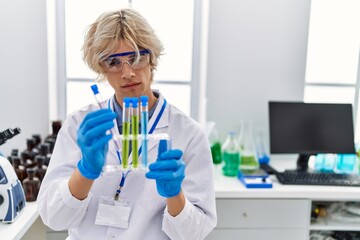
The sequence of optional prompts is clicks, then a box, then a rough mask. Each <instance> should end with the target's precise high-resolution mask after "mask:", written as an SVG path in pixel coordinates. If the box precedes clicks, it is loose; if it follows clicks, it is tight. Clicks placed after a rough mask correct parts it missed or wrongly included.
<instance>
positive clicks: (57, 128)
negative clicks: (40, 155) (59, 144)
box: [44, 120, 62, 142]
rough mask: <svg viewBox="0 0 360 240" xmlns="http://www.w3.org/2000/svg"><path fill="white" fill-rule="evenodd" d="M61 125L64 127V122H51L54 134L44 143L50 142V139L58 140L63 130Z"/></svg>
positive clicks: (47, 137) (46, 138)
mask: <svg viewBox="0 0 360 240" xmlns="http://www.w3.org/2000/svg"><path fill="white" fill-rule="evenodd" d="M61 125H62V122H61V121H60V120H57V121H52V122H51V129H52V132H51V133H50V134H49V135H48V136H46V137H45V139H44V142H47V140H49V139H53V140H56V138H57V135H58V133H59V131H60V129H61Z"/></svg>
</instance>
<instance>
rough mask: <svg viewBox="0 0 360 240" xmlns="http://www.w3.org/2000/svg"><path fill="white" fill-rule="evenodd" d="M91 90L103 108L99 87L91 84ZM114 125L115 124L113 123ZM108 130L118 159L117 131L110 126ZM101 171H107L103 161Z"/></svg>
mask: <svg viewBox="0 0 360 240" xmlns="http://www.w3.org/2000/svg"><path fill="white" fill-rule="evenodd" d="M91 90H92V91H93V93H94V97H95V100H96V102H97V104H98V105H99V107H100V108H103V107H102V106H101V103H102V102H103V98H102V96H101V95H100V92H99V89H98V86H97V85H96V84H94V85H91ZM115 126H116V125H115ZM110 132H111V134H112V136H113V137H112V141H113V142H114V145H115V148H116V154H117V157H118V159H119V161H120V144H119V143H118V142H117V140H115V139H118V136H117V135H118V134H117V132H116V131H115V129H114V128H111V129H110ZM103 171H105V172H107V171H108V168H106V162H105V165H104V168H103Z"/></svg>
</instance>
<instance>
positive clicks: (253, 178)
mask: <svg viewBox="0 0 360 240" xmlns="http://www.w3.org/2000/svg"><path fill="white" fill-rule="evenodd" d="M238 179H239V180H240V182H242V183H243V184H244V186H245V187H246V188H272V181H271V179H270V178H269V175H268V174H267V173H266V172H265V171H264V170H262V169H258V170H256V171H254V172H251V173H242V172H241V171H239V172H238Z"/></svg>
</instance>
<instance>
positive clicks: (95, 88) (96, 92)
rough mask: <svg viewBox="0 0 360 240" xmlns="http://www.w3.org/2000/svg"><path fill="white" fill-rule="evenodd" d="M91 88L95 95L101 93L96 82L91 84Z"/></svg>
mask: <svg viewBox="0 0 360 240" xmlns="http://www.w3.org/2000/svg"><path fill="white" fill-rule="evenodd" d="M91 90H92V91H93V93H94V95H95V94H98V93H99V89H98V86H97V85H96V84H94V85H91Z"/></svg>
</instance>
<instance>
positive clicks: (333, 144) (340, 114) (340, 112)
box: [269, 101, 355, 170]
mask: <svg viewBox="0 0 360 240" xmlns="http://www.w3.org/2000/svg"><path fill="white" fill-rule="evenodd" d="M269 125H270V128H269V134H270V152H271V153H272V154H299V158H298V160H297V167H298V169H299V170H306V169H307V166H308V160H309V157H310V156H311V155H314V154H318V153H355V146H354V128H353V114H352V106H351V104H328V103H303V102H273V101H270V102H269Z"/></svg>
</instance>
